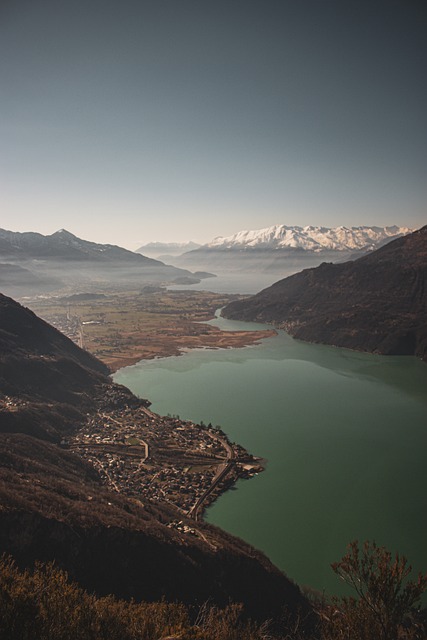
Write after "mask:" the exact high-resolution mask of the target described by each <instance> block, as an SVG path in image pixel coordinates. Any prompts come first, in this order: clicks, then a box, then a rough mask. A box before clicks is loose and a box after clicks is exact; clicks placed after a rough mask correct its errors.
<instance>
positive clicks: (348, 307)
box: [223, 226, 427, 360]
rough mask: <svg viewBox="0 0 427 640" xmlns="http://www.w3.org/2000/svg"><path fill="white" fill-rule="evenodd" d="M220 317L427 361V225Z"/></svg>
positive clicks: (235, 305)
mask: <svg viewBox="0 0 427 640" xmlns="http://www.w3.org/2000/svg"><path fill="white" fill-rule="evenodd" d="M223 315H224V316H225V317H226V318H234V319H239V320H256V321H261V322H267V323H272V324H275V325H276V326H279V327H282V328H284V329H285V330H286V331H288V332H289V333H290V334H291V335H293V336H294V337H296V338H299V339H301V340H307V341H309V342H321V343H325V344H332V345H336V346H340V347H348V348H350V349H357V350H361V351H369V352H375V353H382V354H390V355H392V354H396V355H400V354H402V355H416V356H418V357H420V358H422V359H424V360H427V226H425V227H423V228H422V229H420V230H419V231H416V232H414V233H412V234H410V235H408V236H405V237H403V238H398V239H397V240H394V241H393V242H390V243H389V244H387V245H385V246H383V247H381V248H380V249H378V250H377V251H375V252H373V253H372V254H370V255H367V256H364V257H362V258H359V259H358V260H356V261H354V262H345V263H343V264H328V263H323V264H321V265H320V266H319V267H317V268H315V269H306V270H304V271H302V272H301V273H297V274H295V275H293V276H290V277H289V278H286V279H284V280H280V281H279V282H276V283H275V284H274V285H272V286H271V287H269V288H267V289H264V290H263V291H261V292H260V293H258V294H256V295H255V296H252V297H251V298H248V299H246V300H241V301H236V302H232V303H231V304H229V305H227V307H225V309H224V310H223Z"/></svg>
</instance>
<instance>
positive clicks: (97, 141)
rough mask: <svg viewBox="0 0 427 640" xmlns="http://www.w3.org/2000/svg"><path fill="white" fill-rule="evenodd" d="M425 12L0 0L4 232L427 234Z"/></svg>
mask: <svg viewBox="0 0 427 640" xmlns="http://www.w3.org/2000/svg"><path fill="white" fill-rule="evenodd" d="M426 26H427V15H426V3H425V0H336V1H331V0H277V1H275V0H259V1H251V0H209V1H208V0H152V1H150V2H148V1H144V0H72V1H71V0H70V1H69V0H37V1H34V0H2V2H1V4H0V163H1V164H0V180H1V185H0V186H1V191H0V207H1V210H0V227H3V228H7V229H11V230H16V231H29V230H32V231H39V232H41V233H52V232H54V231H56V230H57V229H59V228H66V229H68V230H69V231H71V232H73V233H75V234H76V235H79V236H81V237H84V238H85V239H89V240H94V241H99V242H111V243H115V244H120V245H122V246H126V247H129V248H136V246H137V245H140V244H143V243H145V242H148V241H152V240H159V241H160V240H161V241H173V240H178V241H180V240H181V241H182V240H189V239H193V240H196V241H201V242H205V241H209V240H210V239H211V238H213V237H214V236H216V235H228V234H231V233H234V232H237V231H239V230H241V229H253V228H261V227H266V226H270V225H273V224H279V223H281V224H289V225H294V224H298V225H302V226H304V225H307V224H315V225H325V226H336V225H340V224H343V225H347V226H354V225H362V224H367V225H370V224H377V225H386V224H400V225H408V226H412V227H419V226H421V225H422V224H425V223H427V215H426V210H427V209H426V203H427V180H426V178H427V175H426V167H427V130H426V126H427V125H426V122H427V119H426V113H427V88H426V72H427V65H426V62H427V29H426Z"/></svg>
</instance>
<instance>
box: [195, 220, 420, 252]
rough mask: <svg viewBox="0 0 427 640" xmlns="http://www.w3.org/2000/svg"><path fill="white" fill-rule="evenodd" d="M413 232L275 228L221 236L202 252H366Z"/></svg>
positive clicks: (406, 229) (372, 229)
mask: <svg viewBox="0 0 427 640" xmlns="http://www.w3.org/2000/svg"><path fill="white" fill-rule="evenodd" d="M411 231H413V230H412V229H409V228H408V227H398V226H396V225H393V226H390V227H376V226H372V227H368V226H360V227H350V228H348V227H344V226H339V227H332V228H331V227H315V226H306V227H299V226H286V225H284V224H281V225H273V226H272V227H266V228H264V229H257V230H250V231H239V232H238V233H236V234H234V235H231V236H227V237H222V236H219V237H217V238H215V239H214V240H212V241H211V242H210V243H208V244H206V245H203V247H202V248H203V249H230V250H233V249H236V250H239V249H243V250H248V249H266V250H267V249H269V250H278V249H301V250H304V251H314V252H320V251H324V250H327V251H355V250H357V251H360V250H363V251H366V250H369V249H370V250H372V248H375V247H376V246H378V244H379V243H381V242H384V241H389V240H392V239H394V238H396V237H399V236H401V235H404V234H407V233H410V232H411Z"/></svg>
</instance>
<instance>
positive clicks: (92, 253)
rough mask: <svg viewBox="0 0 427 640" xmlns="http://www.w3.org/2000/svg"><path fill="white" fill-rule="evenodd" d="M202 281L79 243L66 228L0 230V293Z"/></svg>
mask: <svg viewBox="0 0 427 640" xmlns="http://www.w3.org/2000/svg"><path fill="white" fill-rule="evenodd" d="M176 278H179V279H181V280H182V279H183V278H185V279H186V281H190V282H200V276H194V275H193V274H192V273H191V272H189V271H187V270H185V269H180V268H177V267H173V266H170V265H165V264H164V263H163V262H160V261H159V260H153V259H152V258H148V257H146V256H143V255H141V254H139V253H134V252H133V251H128V250H127V249H123V248H122V247H118V246H116V245H111V244H98V243H96V242H89V241H87V240H82V239H81V238H78V237H77V236H75V235H73V234H72V233H70V232H69V231H66V230H65V229H61V230H60V231H57V232H56V233H53V234H52V235H49V236H44V235H42V234H40V233H32V232H27V233H17V232H13V231H6V230H4V229H0V290H2V291H3V292H4V293H7V294H9V295H26V294H27V293H30V292H40V291H46V290H53V289H58V288H61V287H63V286H66V285H67V286H84V287H86V288H87V287H90V286H91V285H92V284H94V285H95V286H96V288H97V289H100V288H101V289H102V288H108V287H111V286H115V287H125V288H130V287H131V288H135V287H139V285H141V286H144V285H147V284H167V283H172V282H174V280H175V279H176Z"/></svg>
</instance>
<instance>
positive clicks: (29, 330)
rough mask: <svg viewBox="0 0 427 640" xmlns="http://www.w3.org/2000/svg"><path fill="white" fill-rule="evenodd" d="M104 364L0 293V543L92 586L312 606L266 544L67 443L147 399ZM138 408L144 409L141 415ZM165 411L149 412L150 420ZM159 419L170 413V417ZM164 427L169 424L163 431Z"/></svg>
mask: <svg viewBox="0 0 427 640" xmlns="http://www.w3.org/2000/svg"><path fill="white" fill-rule="evenodd" d="M106 374H107V370H106V368H105V366H104V365H103V364H101V363H100V362H99V361H98V360H96V359H95V358H94V357H93V356H91V355H90V354H88V353H86V352H84V351H82V350H81V349H79V348H78V347H77V346H76V345H75V344H74V343H72V342H71V341H70V340H68V339H67V338H66V337H65V336H63V335H62V334H60V333H59V332H58V331H56V330H55V329H53V328H52V327H50V326H49V325H48V324H46V323H45V322H43V321H41V320H40V319H39V318H37V317H36V316H35V315H34V314H33V313H32V312H30V311H29V310H28V309H25V308H24V307H22V306H21V305H19V304H17V303H16V302H14V301H13V300H11V299H10V298H6V297H5V296H0V425H1V428H0V553H3V552H7V553H11V554H12V555H13V556H14V557H15V558H16V560H17V561H18V563H19V565H20V566H29V565H32V564H33V563H34V561H35V560H36V559H39V560H42V561H49V560H55V562H56V563H57V565H58V566H59V567H62V568H64V569H66V570H67V571H68V572H69V573H70V576H71V577H72V578H73V579H76V580H77V581H78V582H79V583H80V584H81V585H82V586H84V587H85V588H86V589H88V590H89V591H95V592H97V593H98V594H108V593H113V594H115V595H117V596H119V597H123V598H136V599H144V600H150V601H152V600H159V599H161V598H162V597H165V598H166V599H168V600H170V601H176V600H179V601H182V602H186V603H189V604H202V603H203V602H204V601H206V600H208V599H210V600H211V601H212V602H213V603H216V604H219V605H221V606H222V605H227V604H228V602H229V600H232V601H235V602H242V603H243V604H244V606H245V608H246V611H247V613H248V614H250V615H251V616H254V617H256V618H258V619H265V618H269V617H271V616H278V615H279V613H280V610H281V608H282V606H283V605H286V606H287V607H289V608H290V610H291V611H296V609H297V608H298V607H302V608H303V609H306V610H307V603H306V601H305V599H304V598H303V597H302V596H301V594H300V592H299V589H298V588H297V587H296V586H295V585H294V584H292V583H291V582H290V581H289V580H288V579H287V578H286V577H285V576H284V575H283V574H281V573H280V572H279V571H278V570H277V569H276V568H275V567H274V566H273V565H272V564H271V563H270V562H269V561H268V560H267V559H266V558H265V557H264V556H263V555H262V554H260V553H259V552H257V551H256V550H254V549H253V548H252V547H250V546H249V545H246V544H245V543H243V542H242V541H240V540H237V539H235V538H233V537H232V536H229V535H228V534H226V533H224V532H222V531H220V530H219V529H216V528H215V527H212V526H209V525H207V524H204V523H203V522H198V523H197V532H198V533H197V535H195V533H194V530H193V534H192V535H189V534H185V533H183V532H182V530H180V529H178V528H176V527H175V526H171V523H176V522H178V521H182V520H184V522H188V523H189V524H191V525H192V527H194V526H195V524H194V521H191V520H189V519H188V518H186V516H185V515H184V514H183V512H182V511H180V510H178V509H177V508H176V507H174V506H173V505H172V504H170V503H166V502H165V503H162V502H161V501H160V502H159V501H157V502H152V501H151V500H150V499H148V500H145V499H144V501H143V502H142V501H141V500H140V499H137V498H136V497H132V496H130V497H129V496H128V495H127V494H126V495H125V494H124V493H122V492H121V491H120V490H119V488H118V487H116V490H112V488H110V485H108V484H106V483H105V476H104V480H103V477H102V476H101V475H100V474H99V473H98V471H97V468H95V467H94V466H93V464H91V463H90V460H86V461H85V460H84V459H83V458H82V457H81V456H80V455H78V453H77V452H76V450H75V449H72V448H70V447H69V446H68V445H67V443H66V442H65V441H63V437H64V435H65V436H66V437H67V438H68V437H70V436H71V435H72V434H73V433H74V432H75V431H76V430H78V429H82V428H83V427H84V429H87V428H88V426H87V425H88V424H89V421H90V420H93V419H94V418H95V419H97V420H98V421H99V422H100V423H101V424H102V423H103V420H106V421H107V422H108V421H111V417H110V416H112V409H113V408H114V412H115V413H114V415H115V416H117V415H121V414H122V412H125V411H129V409H130V408H131V407H136V410H135V411H139V410H140V408H141V407H142V408H143V409H144V410H145V407H146V405H147V402H146V401H143V400H139V399H138V398H136V397H134V396H133V395H132V394H131V393H130V391H128V390H127V389H126V388H124V387H120V386H118V385H114V384H113V383H112V382H111V381H110V379H109V378H108V377H107V375H106ZM135 415H136V414H135ZM155 422H156V416H155V415H154V414H150V424H151V425H152V428H153V429H154V428H155V427H153V424H155ZM159 425H160V418H159ZM159 433H160V431H159Z"/></svg>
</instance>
